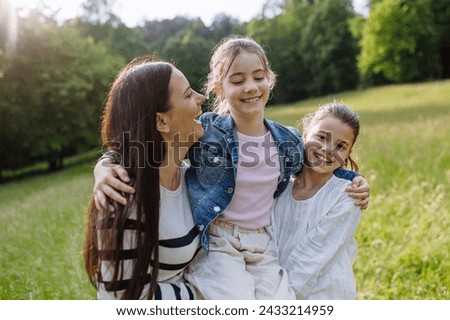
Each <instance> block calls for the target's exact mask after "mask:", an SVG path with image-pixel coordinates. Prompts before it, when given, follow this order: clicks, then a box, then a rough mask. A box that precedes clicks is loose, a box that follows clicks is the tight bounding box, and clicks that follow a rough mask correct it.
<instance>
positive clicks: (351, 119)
mask: <svg viewBox="0 0 450 320" xmlns="http://www.w3.org/2000/svg"><path fill="white" fill-rule="evenodd" d="M326 116H330V117H333V118H335V119H338V120H341V121H342V122H343V123H345V124H347V125H348V126H350V128H352V130H353V134H354V137H355V139H354V141H353V145H355V143H356V138H357V137H358V135H359V131H360V123H359V116H358V114H357V113H356V112H355V111H353V110H352V109H350V108H349V107H347V106H346V105H344V104H342V103H338V102H331V103H328V104H325V105H323V106H320V107H319V109H318V110H317V111H316V112H313V113H311V114H308V115H306V116H305V117H304V118H303V119H302V123H301V126H302V130H303V131H306V132H307V131H308V130H309V128H310V127H311V126H312V125H315V124H316V123H317V122H318V121H319V120H321V119H323V118H325V117H326ZM353 145H352V147H353ZM347 160H348V162H349V163H350V169H351V170H354V171H356V172H358V170H359V168H358V165H357V163H356V162H355V161H354V160H353V159H352V158H351V156H350V154H349V156H348V159H347Z"/></svg>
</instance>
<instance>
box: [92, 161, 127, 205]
mask: <svg viewBox="0 0 450 320" xmlns="http://www.w3.org/2000/svg"><path fill="white" fill-rule="evenodd" d="M129 182H130V178H129V176H128V173H127V171H126V170H125V169H124V168H123V167H122V166H120V165H117V164H113V163H112V162H111V160H110V159H102V160H100V161H98V162H97V164H96V166H95V168H94V190H93V193H94V201H95V206H96V208H97V210H99V211H102V210H103V209H104V210H107V209H109V210H110V211H114V208H113V207H112V206H111V205H109V207H108V201H107V198H108V197H109V198H110V199H112V200H114V201H117V202H118V203H120V204H122V205H125V204H126V203H127V201H126V199H125V198H124V197H123V196H122V195H121V194H120V192H125V193H134V188H133V187H131V186H129V185H128V184H127V183H129Z"/></svg>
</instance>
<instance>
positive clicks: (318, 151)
mask: <svg viewBox="0 0 450 320" xmlns="http://www.w3.org/2000/svg"><path fill="white" fill-rule="evenodd" d="M303 139H304V142H305V150H306V159H305V165H306V166H308V167H309V168H311V169H312V170H314V171H316V172H320V173H331V172H333V171H334V170H336V169H337V168H338V167H340V166H342V165H344V164H345V161H346V160H347V159H348V157H349V155H350V151H351V148H352V146H353V143H354V141H355V133H354V131H353V129H352V128H351V127H350V126H349V125H348V124H346V123H344V122H342V121H341V120H339V119H336V118H334V117H332V116H329V115H327V116H325V117H324V118H322V119H319V120H318V121H316V122H315V123H312V124H311V125H310V126H309V127H308V128H307V130H306V131H305V133H304V134H303Z"/></svg>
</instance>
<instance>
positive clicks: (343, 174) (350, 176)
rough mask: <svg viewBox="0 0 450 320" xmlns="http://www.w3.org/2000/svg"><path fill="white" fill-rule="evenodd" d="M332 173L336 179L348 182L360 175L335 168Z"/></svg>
mask: <svg viewBox="0 0 450 320" xmlns="http://www.w3.org/2000/svg"><path fill="white" fill-rule="evenodd" d="M333 173H334V175H335V176H336V177H338V178H341V179H345V180H349V181H352V180H353V179H354V178H355V177H358V176H360V174H359V173H358V172H356V171H352V170H346V169H343V168H337V169H336V170H334V172H333Z"/></svg>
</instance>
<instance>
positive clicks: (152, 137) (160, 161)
mask: <svg viewBox="0 0 450 320" xmlns="http://www.w3.org/2000/svg"><path fill="white" fill-rule="evenodd" d="M204 99H205V98H204V96H203V95H201V94H199V93H197V92H195V91H194V90H192V89H191V87H190V86H189V82H188V81H187V79H186V77H185V76H184V75H183V74H182V73H181V72H180V71H179V70H178V69H176V68H175V67H174V66H173V65H172V64H170V63H167V62H162V61H157V60H156V59H155V58H152V57H146V58H138V59H135V60H133V61H132V62H131V63H129V64H128V65H127V66H126V67H125V68H124V69H123V70H122V71H121V72H120V73H119V75H118V76H117V78H116V80H115V81H114V83H113V84H112V86H111V88H110V91H109V93H108V99H107V102H106V106H105V111H104V116H103V121H102V140H103V144H104V147H105V149H106V150H109V151H110V152H113V154H114V156H115V160H116V162H117V163H118V164H120V165H121V166H122V167H124V168H125V169H126V172H127V174H128V176H129V179H130V185H131V186H132V187H133V188H134V190H135V192H134V194H124V196H125V198H126V202H123V203H120V204H119V203H117V202H114V201H113V200H109V201H110V205H109V208H110V209H109V210H103V211H100V212H99V211H98V209H97V207H98V206H97V207H96V206H95V202H94V197H93V198H92V199H91V201H90V204H89V208H88V221H87V232H86V239H85V246H84V260H85V269H86V271H87V273H88V275H89V278H90V280H91V282H92V284H93V285H94V286H95V287H96V289H97V291H98V298H100V299H111V298H118V299H194V298H195V289H194V288H192V287H191V286H189V284H187V283H185V281H184V280H183V270H184V268H185V266H187V264H188V263H189V262H190V261H191V260H192V259H193V257H194V256H195V254H196V252H197V250H198V248H199V237H198V232H197V228H196V227H195V225H194V221H193V217H192V212H191V210H190V206H189V200H188V198H187V193H186V187H185V183H184V171H185V169H186V165H185V164H184V162H183V159H184V158H185V156H186V152H187V150H188V149H189V147H190V146H191V145H193V144H194V143H195V142H196V141H198V140H199V139H200V138H201V137H202V135H203V129H202V126H201V124H200V123H199V122H198V121H196V120H195V118H196V117H197V116H198V115H199V114H200V113H201V104H202V103H203V101H204ZM106 164H107V162H105V165H106ZM181 222H182V223H181Z"/></svg>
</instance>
